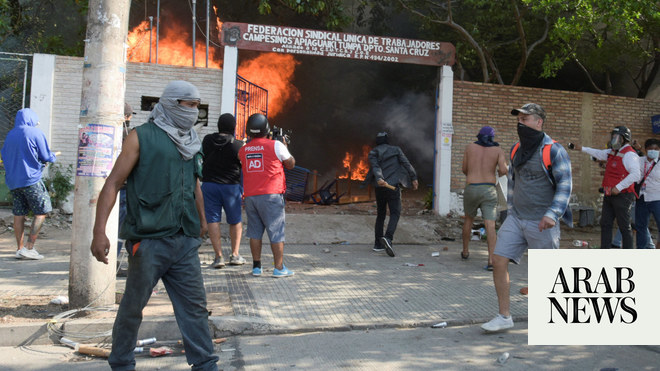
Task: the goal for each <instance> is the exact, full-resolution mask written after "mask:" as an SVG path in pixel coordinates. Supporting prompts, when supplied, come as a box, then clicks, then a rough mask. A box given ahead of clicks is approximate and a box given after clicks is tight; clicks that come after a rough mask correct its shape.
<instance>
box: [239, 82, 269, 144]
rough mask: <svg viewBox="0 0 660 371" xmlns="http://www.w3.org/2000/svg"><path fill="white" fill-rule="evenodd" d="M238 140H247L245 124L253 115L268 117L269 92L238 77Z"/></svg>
mask: <svg viewBox="0 0 660 371" xmlns="http://www.w3.org/2000/svg"><path fill="white" fill-rule="evenodd" d="M234 108H235V112H236V139H241V140H242V139H244V138H245V124H246V123H247V119H248V117H250V115H252V114H253V113H261V114H263V115H265V116H266V117H268V90H266V89H264V88H262V87H261V86H259V85H256V84H253V83H251V82H249V81H248V80H246V79H244V78H243V77H241V76H239V75H236V103H235V107H234Z"/></svg>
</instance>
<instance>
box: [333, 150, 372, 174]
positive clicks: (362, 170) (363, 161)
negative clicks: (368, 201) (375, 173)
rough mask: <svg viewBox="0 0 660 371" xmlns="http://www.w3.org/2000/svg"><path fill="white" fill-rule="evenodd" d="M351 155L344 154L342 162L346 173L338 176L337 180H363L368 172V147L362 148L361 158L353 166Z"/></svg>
mask: <svg viewBox="0 0 660 371" xmlns="http://www.w3.org/2000/svg"><path fill="white" fill-rule="evenodd" d="M353 157H354V156H353V155H352V154H351V153H349V152H346V156H344V160H342V162H343V165H344V168H345V169H346V173H344V175H340V176H339V177H338V178H339V179H347V178H349V177H350V179H351V180H364V178H365V177H366V176H367V173H368V172H369V146H362V157H360V159H359V160H358V162H357V164H355V166H353Z"/></svg>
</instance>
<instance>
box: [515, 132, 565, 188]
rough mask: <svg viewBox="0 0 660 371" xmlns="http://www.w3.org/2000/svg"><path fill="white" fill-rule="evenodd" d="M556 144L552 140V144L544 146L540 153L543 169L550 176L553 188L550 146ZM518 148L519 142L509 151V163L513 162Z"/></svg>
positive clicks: (553, 179)
mask: <svg viewBox="0 0 660 371" xmlns="http://www.w3.org/2000/svg"><path fill="white" fill-rule="evenodd" d="M555 143H557V141H556V140H554V139H553V140H552V143H550V144H545V145H544V146H543V152H542V155H541V157H542V159H543V166H545V169H546V170H547V171H548V175H549V176H550V182H551V183H552V186H553V187H554V186H555V177H554V176H553V175H552V155H551V153H552V145H553V144H555ZM518 148H520V142H518V143H516V144H514V145H513V148H512V149H511V162H513V158H514V156H515V155H516V152H517V151H518Z"/></svg>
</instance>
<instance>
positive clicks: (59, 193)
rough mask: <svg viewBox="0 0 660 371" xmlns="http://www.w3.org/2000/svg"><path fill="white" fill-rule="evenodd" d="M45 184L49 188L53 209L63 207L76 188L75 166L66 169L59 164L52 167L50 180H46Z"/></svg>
mask: <svg viewBox="0 0 660 371" xmlns="http://www.w3.org/2000/svg"><path fill="white" fill-rule="evenodd" d="M44 184H46V188H48V193H49V194H50V200H51V202H52V203H53V207H55V208H60V207H62V204H63V203H64V201H65V200H66V198H67V197H68V196H69V193H71V191H73V188H74V185H73V165H71V164H69V165H67V166H66V167H65V166H64V165H62V164H59V163H55V164H52V165H50V169H49V170H48V178H44Z"/></svg>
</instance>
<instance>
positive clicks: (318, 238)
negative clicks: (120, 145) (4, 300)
mask: <svg viewBox="0 0 660 371" xmlns="http://www.w3.org/2000/svg"><path fill="white" fill-rule="evenodd" d="M310 218H314V219H317V218H325V219H324V223H325V224H326V225H327V228H323V229H322V230H319V228H318V220H317V221H315V222H314V223H312V222H310ZM373 218H374V217H373V216H366V215H365V216H360V215H357V216H353V215H322V216H321V215H319V216H316V215H306V214H298V215H296V214H293V215H287V228H288V230H287V237H288V242H287V244H286V246H285V264H286V265H287V267H289V268H290V269H292V270H293V271H295V273H296V274H295V276H293V277H288V278H283V279H275V278H272V277H271V276H270V274H272V256H271V254H270V249H269V248H265V249H264V256H263V258H262V262H263V264H264V274H263V276H262V277H253V276H252V275H251V264H250V263H251V261H250V259H249V256H250V254H249V251H248V248H247V246H246V245H247V242H245V243H243V246H242V253H243V255H244V256H245V257H246V258H248V264H246V265H244V266H227V267H226V268H224V269H219V270H218V269H211V268H208V264H209V263H210V262H211V261H212V260H213V255H212V249H211V248H210V246H207V245H203V246H202V248H201V249H200V260H201V261H202V264H203V265H204V266H205V269H204V270H203V272H204V281H205V286H206V292H207V293H208V308H209V310H210V311H211V312H212V315H211V317H210V326H211V329H212V331H213V334H214V336H215V337H223V336H227V335H231V334H273V333H286V332H308V331H316V330H328V329H330V330H346V329H363V328H374V327H378V328H388V327H415V326H428V325H431V324H433V323H436V322H440V321H447V322H449V323H450V324H469V323H478V322H483V321H487V320H489V319H490V318H491V317H492V316H493V315H495V314H496V313H497V300H496V296H495V291H494V288H493V283H492V274H491V272H487V271H485V270H484V269H483V266H484V265H485V262H486V245H485V242H481V241H473V242H472V248H471V255H470V259H469V260H467V261H463V260H461V258H460V251H461V247H460V240H459V241H437V239H438V237H437V235H435V233H432V231H433V226H434V221H433V217H430V216H424V217H404V218H402V220H401V223H400V227H399V230H398V231H397V235H396V237H397V241H395V250H396V253H397V256H396V257H394V258H390V257H388V256H387V255H386V254H385V253H384V252H383V253H375V252H373V251H372V250H371V247H372V241H373V237H372V233H373V232H372V230H371V228H372V227H371V226H372V223H373ZM47 234H48V233H47ZM3 237H5V238H6V237H8V236H3ZM434 239H435V240H436V242H433V240H434ZM39 244H40V246H43V247H42V248H40V251H41V252H42V254H44V256H45V257H46V258H45V259H44V260H41V261H25V260H16V259H15V258H14V251H15V250H14V248H11V247H7V246H4V245H3V246H2V250H1V253H0V261H2V267H1V268H0V297H9V296H12V295H19V296H25V295H44V296H45V300H50V299H51V298H54V297H56V296H59V295H67V291H68V269H69V244H70V241H54V240H49V238H48V237H46V238H42V239H40V240H39ZM46 244H48V247H45V246H46ZM225 245H227V244H225ZM445 249H446V250H445ZM433 252H439V254H440V256H438V257H432V256H431V254H432V253H433ZM228 253H229V251H225V252H224V254H225V256H228V255H227V254H228ZM524 261H525V260H524ZM409 263H410V264H423V266H408V265H407V264H409ZM526 270H527V266H526V261H525V263H523V264H521V265H520V266H513V265H512V266H511V281H512V286H511V292H512V314H513V316H514V318H517V319H526V315H527V300H526V297H524V296H522V295H520V294H519V293H518V291H519V289H520V288H521V287H523V286H526V277H527V272H526ZM123 286H124V280H123V279H118V280H117V283H116V290H117V291H118V292H121V291H123ZM154 292H155V295H154V296H152V300H151V301H150V304H149V305H148V306H147V309H145V319H144V322H143V325H142V326H141V330H140V338H149V337H156V338H157V339H159V340H178V339H180V334H179V331H178V328H177V326H176V323H175V321H174V317H173V315H172V311H171V305H170V304H169V300H168V299H167V297H166V293H165V290H164V287H163V286H162V283H159V284H158V285H157V287H156V289H155V290H154ZM44 304H46V303H44ZM54 314H55V313H54ZM219 314H221V315H219ZM113 320H114V315H113V313H111V314H109V315H107V316H106V317H105V318H96V319H71V320H63V321H61V322H62V323H66V326H65V327H66V330H65V331H70V332H83V333H84V332H85V331H87V332H89V333H96V332H103V331H106V330H110V329H111V326H112V323H113ZM49 335H51V336H49ZM56 341H57V337H56V336H52V334H49V332H48V329H47V326H46V324H45V323H43V322H29V323H25V322H23V323H21V322H12V323H8V324H0V346H16V345H28V344H52V343H53V342H56Z"/></svg>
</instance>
